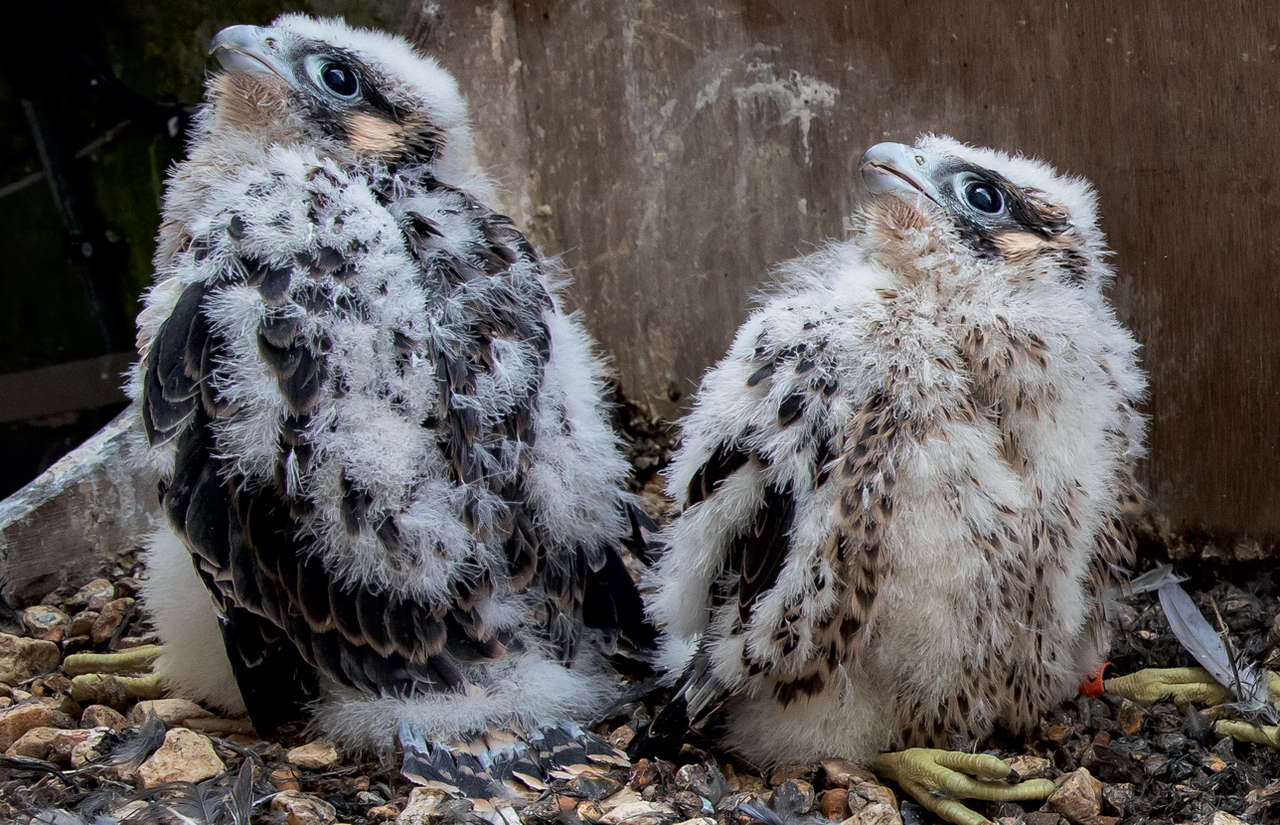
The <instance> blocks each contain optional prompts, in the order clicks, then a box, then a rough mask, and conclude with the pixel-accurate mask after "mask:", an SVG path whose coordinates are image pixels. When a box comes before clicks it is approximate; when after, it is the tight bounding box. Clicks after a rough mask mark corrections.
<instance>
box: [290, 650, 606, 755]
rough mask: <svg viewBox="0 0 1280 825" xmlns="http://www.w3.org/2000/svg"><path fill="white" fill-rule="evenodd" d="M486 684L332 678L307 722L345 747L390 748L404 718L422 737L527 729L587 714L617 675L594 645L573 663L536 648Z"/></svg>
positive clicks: (495, 669) (599, 705) (508, 662)
mask: <svg viewBox="0 0 1280 825" xmlns="http://www.w3.org/2000/svg"><path fill="white" fill-rule="evenodd" d="M489 681H490V684H489V686H488V687H487V688H476V689H474V690H473V691H472V692H471V693H470V694H468V695H465V696H459V695H457V694H442V695H439V696H418V697H413V698H397V697H394V696H384V697H381V698H372V697H369V696H367V695H363V694H360V693H358V692H356V691H353V690H350V689H348V688H342V687H335V686H333V685H330V686H329V687H328V689H327V690H325V691H324V694H323V696H322V698H321V701H320V702H319V703H318V704H317V705H316V708H315V711H314V714H313V716H312V726H313V727H314V728H316V729H317V730H319V731H323V732H324V733H325V734H326V735H327V736H330V737H332V739H333V740H334V741H335V742H336V743H338V745H339V746H340V747H342V748H343V749H345V750H348V751H369V750H372V751H375V752H378V753H379V754H380V755H382V756H384V757H385V756H387V755H388V754H389V753H390V748H391V743H393V742H394V741H395V737H396V732H397V730H398V729H399V726H400V724H401V723H402V722H405V723H408V725H409V727H410V729H411V730H413V731H415V732H416V733H418V734H420V735H422V736H424V737H425V738H427V739H429V740H433V741H439V742H449V741H453V740H457V739H461V738H465V737H467V736H470V735H473V734H475V733H476V732H477V731H485V730H487V729H489V728H490V727H493V728H496V729H499V730H512V731H517V732H526V733H527V732H532V731H537V730H539V729H542V728H548V727H553V726H555V725H558V724H561V723H563V722H564V721H565V720H566V719H574V720H589V719H591V718H593V717H594V716H595V715H596V714H598V713H600V712H601V711H603V710H604V709H605V708H606V707H607V706H608V704H609V702H611V701H613V700H614V699H615V698H616V697H617V694H618V685H617V679H616V677H615V676H613V675H612V673H611V671H610V670H609V666H608V664H607V662H605V661H604V659H603V657H601V656H600V655H599V654H598V653H596V652H595V650H594V649H592V650H584V652H583V654H581V655H579V657H578V660H577V661H576V662H575V663H574V666H573V668H572V669H569V668H565V667H563V666H561V665H559V664H556V663H555V662H551V661H548V660H547V659H546V658H545V657H544V656H541V655H538V654H537V653H533V654H528V655H519V656H511V657H508V658H507V659H504V660H503V661H502V662H501V663H499V664H497V665H495V666H492V667H491V668H490V674H489Z"/></svg>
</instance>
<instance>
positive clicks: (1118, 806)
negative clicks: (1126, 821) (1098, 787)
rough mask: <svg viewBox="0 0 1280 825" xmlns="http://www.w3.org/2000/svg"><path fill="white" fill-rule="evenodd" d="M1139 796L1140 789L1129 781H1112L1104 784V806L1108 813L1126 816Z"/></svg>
mask: <svg viewBox="0 0 1280 825" xmlns="http://www.w3.org/2000/svg"><path fill="white" fill-rule="evenodd" d="M1137 796H1138V789H1137V788H1135V787H1134V786H1133V785H1131V784H1130V783H1128V782H1117V783H1116V784H1114V785H1112V784H1110V783H1108V784H1105V785H1103V786H1102V806H1103V808H1104V810H1106V812H1107V813H1108V814H1111V815H1113V816H1124V815H1125V814H1126V813H1128V812H1129V809H1130V808H1131V807H1132V806H1133V800H1134V799H1136V798H1137Z"/></svg>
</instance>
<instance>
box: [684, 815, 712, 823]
mask: <svg viewBox="0 0 1280 825" xmlns="http://www.w3.org/2000/svg"><path fill="white" fill-rule="evenodd" d="M676 825H716V821H715V820H714V819H712V818H711V817H709V816H698V817H694V818H693V819H686V820H684V821H683V822H677V823H676Z"/></svg>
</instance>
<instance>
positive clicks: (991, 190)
mask: <svg viewBox="0 0 1280 825" xmlns="http://www.w3.org/2000/svg"><path fill="white" fill-rule="evenodd" d="M956 194H957V195H958V196H959V197H960V200H961V202H962V203H964V205H965V206H967V207H969V208H970V209H973V210H974V211H976V212H980V213H982V214H983V215H999V214H1000V213H1001V212H1003V211H1004V206H1005V204H1004V196H1003V195H1001V194H1000V190H999V189H997V188H996V187H995V186H993V185H991V184H990V183H988V182H987V181H985V180H983V179H982V178H979V177H976V176H974V175H966V176H964V177H963V178H961V179H960V180H959V181H957V183H956Z"/></svg>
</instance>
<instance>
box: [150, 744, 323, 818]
mask: <svg viewBox="0 0 1280 825" xmlns="http://www.w3.org/2000/svg"><path fill="white" fill-rule="evenodd" d="M226 769H227V768H226V765H224V764H223V763H222V760H221V759H219V758H218V754H217V753H215V752H214V750H213V743H212V742H210V741H209V740H208V739H207V738H205V737H203V736H201V735H200V734H198V733H195V732H193V731H189V730H186V729H185V728H174V729H173V730H171V731H169V732H168V733H166V734H165V735H164V744H163V745H161V746H160V749H159V750H157V751H156V752H155V753H153V754H151V756H150V758H148V759H147V761H145V762H143V763H142V764H141V765H140V766H139V767H138V770H137V777H138V780H139V782H140V784H141V785H142V787H144V788H154V787H155V786H156V785H159V784H161V783H164V782H200V781H202V780H205V779H209V778H211V777H214V776H217V775H218V774H220V773H224V772H225V771H226ZM277 798H278V797H277ZM271 809H272V810H273V811H274V810H276V808H275V806H274V805H273V806H272V808H271ZM330 810H332V808H330ZM329 822H333V819H332V818H330V819H329Z"/></svg>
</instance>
